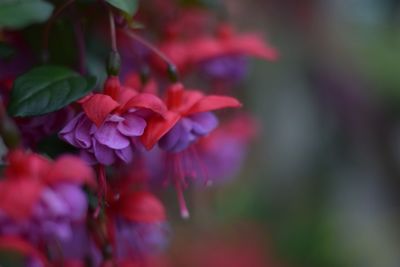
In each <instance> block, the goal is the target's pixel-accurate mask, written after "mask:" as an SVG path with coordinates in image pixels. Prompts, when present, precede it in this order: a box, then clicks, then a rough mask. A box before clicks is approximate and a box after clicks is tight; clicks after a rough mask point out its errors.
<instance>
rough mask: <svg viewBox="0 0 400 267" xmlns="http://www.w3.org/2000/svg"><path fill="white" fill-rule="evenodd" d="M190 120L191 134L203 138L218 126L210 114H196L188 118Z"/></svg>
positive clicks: (213, 116)
mask: <svg viewBox="0 0 400 267" xmlns="http://www.w3.org/2000/svg"><path fill="white" fill-rule="evenodd" d="M189 118H190V119H191V120H192V132H193V133H194V134H196V135H199V136H203V135H206V134H208V133H210V132H211V131H212V130H214V129H215V128H216V127H217V126H218V119H217V117H216V116H215V115H214V114H213V113H212V112H202V113H197V114H194V115H192V116H190V117H189Z"/></svg>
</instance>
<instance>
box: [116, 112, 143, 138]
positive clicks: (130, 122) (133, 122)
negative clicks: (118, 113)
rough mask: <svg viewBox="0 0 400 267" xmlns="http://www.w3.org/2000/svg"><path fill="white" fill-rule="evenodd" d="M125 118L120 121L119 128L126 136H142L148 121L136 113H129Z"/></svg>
mask: <svg viewBox="0 0 400 267" xmlns="http://www.w3.org/2000/svg"><path fill="white" fill-rule="evenodd" d="M124 118H125V120H124V121H123V122H120V123H118V126H117V129H118V130H119V131H120V132H121V133H122V134H123V135H126V136H141V135H142V134H143V132H144V128H146V121H145V120H144V119H143V118H142V117H139V116H137V115H135V114H132V113H128V114H126V115H125V116H124Z"/></svg>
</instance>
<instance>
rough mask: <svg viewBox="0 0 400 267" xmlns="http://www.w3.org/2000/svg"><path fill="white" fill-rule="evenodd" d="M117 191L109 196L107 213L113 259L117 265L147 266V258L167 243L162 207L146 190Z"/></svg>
mask: <svg viewBox="0 0 400 267" xmlns="http://www.w3.org/2000/svg"><path fill="white" fill-rule="evenodd" d="M121 190H122V191H119V196H120V197H119V198H118V199H114V198H113V197H112V198H110V208H109V209H108V212H107V214H108V217H109V221H110V224H109V232H110V236H111V237H112V244H113V248H114V255H115V258H116V261H117V263H118V266H135V265H134V263H135V264H138V266H147V265H145V262H146V261H147V259H148V257H149V256H150V255H152V254H154V253H157V252H160V251H161V250H162V249H163V248H165V246H166V244H167V236H168V232H169V231H168V226H167V224H166V215H165V210H164V206H163V204H162V203H161V202H160V201H159V200H158V199H157V198H156V197H155V196H154V195H152V194H151V193H149V192H146V191H138V192H133V191H129V190H128V189H127V188H121ZM129 264H132V265H129Z"/></svg>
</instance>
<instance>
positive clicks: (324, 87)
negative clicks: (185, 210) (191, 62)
mask: <svg viewBox="0 0 400 267" xmlns="http://www.w3.org/2000/svg"><path fill="white" fill-rule="evenodd" d="M225 2H226V5H227V7H228V12H229V14H230V15H231V18H232V21H233V22H234V24H235V25H236V26H238V27H239V29H241V30H242V31H252V30H257V31H260V32H262V33H263V34H264V36H266V37H267V39H268V40H269V41H270V43H271V44H273V45H274V46H275V47H277V48H278V49H279V51H280V54H281V59H280V60H279V61H278V62H277V63H270V62H261V61H257V60H253V61H252V71H251V72H250V73H251V74H250V76H249V77H248V81H247V84H248V86H246V87H244V88H242V89H241V90H242V91H241V93H240V94H241V95H243V96H244V99H245V100H244V103H245V108H246V109H247V110H249V111H251V112H254V114H255V115H256V116H257V118H258V120H259V121H260V122H261V125H262V129H261V130H262V132H261V134H260V136H259V138H258V139H257V140H256V141H255V142H253V145H252V149H251V153H250V155H249V157H248V159H247V162H246V165H245V168H244V169H243V171H242V172H241V174H240V175H239V177H237V178H236V180H234V181H233V182H231V183H230V184H228V185H225V186H223V187H216V188H212V189H205V190H203V191H202V192H200V193H195V194H194V195H193V197H192V199H191V200H190V201H189V202H190V204H191V205H192V210H193V212H194V218H193V219H192V220H191V221H190V222H182V221H180V220H177V221H176V222H175V223H173V228H174V231H175V234H176V237H175V238H174V241H173V248H172V249H171V251H172V252H171V255H175V256H176V257H178V256H177V255H178V254H179V252H182V251H183V250H184V249H185V247H186V246H188V244H194V243H195V242H199V241H198V239H199V237H202V236H213V237H218V238H219V239H220V240H225V241H226V242H227V243H231V244H233V243H232V242H231V241H232V240H233V239H235V238H236V239H239V240H236V241H238V244H240V245H239V247H241V248H242V249H245V248H246V247H247V246H250V244H251V243H254V242H256V243H257V244H258V247H262V252H261V253H260V254H261V256H260V257H264V258H266V259H265V262H264V263H263V264H261V265H260V266H304V267H305V266H307V267H335V266H349V267H350V266H351V267H358V266H360V267H398V266H400V243H399V242H400V233H399V230H400V227H399V212H400V194H399V188H400V187H399V185H400V168H399V167H400V164H399V163H400V120H399V119H400V116H399V115H400V113H399V112H400V1H397V0H347V1H344V0H320V1H317V0H315V1H313V0H302V1H299V0H250V1H238V0H237V1H228V0H227V1H225ZM247 231H251V232H252V234H247ZM260 237H262V238H261V241H260V240H259V238H260ZM256 239H257V241H255V240H256ZM196 240H197V241H196ZM230 256H232V255H230ZM232 257H234V256H232ZM177 261H179V260H177ZM177 266H185V263H182V262H181V263H180V265H179V264H177ZM196 266H197V265H196ZM221 266H222V265H221ZM248 266H252V264H250V263H249V265H248ZM254 266H255V265H254Z"/></svg>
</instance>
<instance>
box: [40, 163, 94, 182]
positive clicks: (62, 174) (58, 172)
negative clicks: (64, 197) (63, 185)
mask: <svg viewBox="0 0 400 267" xmlns="http://www.w3.org/2000/svg"><path fill="white" fill-rule="evenodd" d="M45 181H46V182H47V183H49V184H57V183H60V182H72V183H75V184H79V185H84V184H85V185H88V186H91V187H96V180H95V177H94V173H93V170H92V168H90V167H89V166H88V165H86V164H85V163H84V162H83V161H82V160H80V159H79V158H78V157H75V156H70V155H64V156H61V157H60V158H58V159H57V160H56V161H55V162H54V164H53V165H52V167H51V169H50V171H49V173H48V175H47V176H46V179H45Z"/></svg>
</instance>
